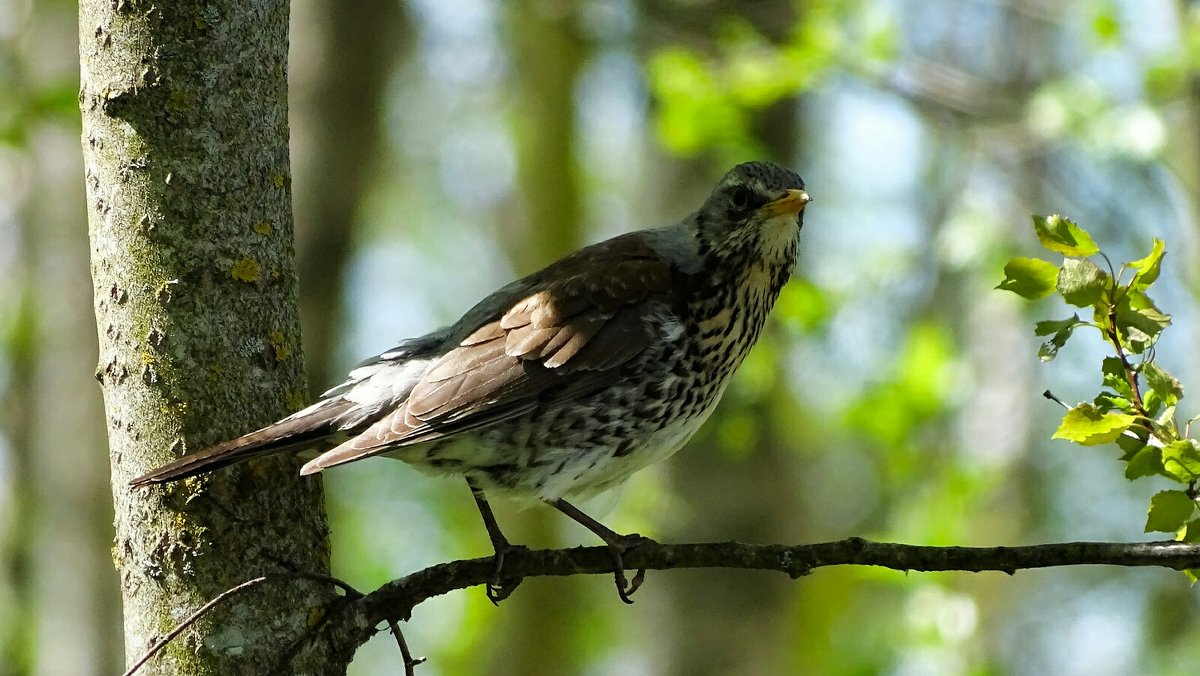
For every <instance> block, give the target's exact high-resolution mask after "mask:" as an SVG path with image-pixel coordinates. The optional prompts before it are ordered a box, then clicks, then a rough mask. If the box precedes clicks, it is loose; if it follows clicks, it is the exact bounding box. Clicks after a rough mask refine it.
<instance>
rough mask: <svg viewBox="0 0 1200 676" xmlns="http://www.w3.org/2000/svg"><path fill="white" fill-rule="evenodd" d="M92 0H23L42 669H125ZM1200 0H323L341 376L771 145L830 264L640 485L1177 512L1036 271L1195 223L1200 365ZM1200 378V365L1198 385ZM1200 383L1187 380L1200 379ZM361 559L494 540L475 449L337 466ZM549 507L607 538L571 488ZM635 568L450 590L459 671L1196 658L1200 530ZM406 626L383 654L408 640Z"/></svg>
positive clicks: (330, 272)
mask: <svg viewBox="0 0 1200 676" xmlns="http://www.w3.org/2000/svg"><path fill="white" fill-rule="evenodd" d="M77 31H78V29H77V26H76V16H75V6H74V5H73V4H72V3H70V2H64V1H62V0H36V1H34V0H0V674H54V675H57V674H108V673H116V672H119V671H120V659H121V652H122V651H121V640H120V637H119V631H120V611H119V606H118V604H119V595H118V593H117V580H116V576H115V574H114V572H113V568H112V563H111V561H110V554H109V549H110V546H111V537H112V533H111V506H110V490H111V489H110V487H109V482H108V479H109V472H108V456H107V453H106V450H105V435H104V429H103V425H102V417H101V410H100V406H101V403H100V396H99V389H98V387H97V386H96V384H95V382H94V381H93V378H92V373H93V371H94V369H95V364H96V355H95V342H96V341H95V329H94V325H93V315H92V310H91V292H90V288H91V287H90V282H89V279H88V269H89V266H88V245H87V228H86V220H85V209H84V203H83V200H84V194H83V181H82V176H83V172H82V168H81V162H80V148H79V119H78V112H77V104H76V91H77V48H76V35H77ZM1197 66H1200V6H1197V4H1196V3H1193V2H1187V1H1183V0H1095V1H1083V0H1078V1H1073V2H1072V1H1058V0H814V1H809V2H799V1H798V2H782V1H769V2H738V1H734V0H653V1H649V2H640V3H635V2H631V1H629V0H615V1H611V2H610V1H606V0H591V1H586V2H569V1H567V0H530V1H525V2H510V3H500V2H489V1H488V0H409V1H407V2H402V1H400V0H354V1H353V2H348V1H346V0H296V2H295V3H294V4H293V41H292V62H291V74H290V77H291V82H292V89H291V95H292V101H291V106H292V107H291V110H292V115H293V126H292V147H293V169H294V179H295V180H294V187H295V205H296V221H297V236H298V241H297V252H298V255H299V258H300V262H301V274H302V278H301V297H302V302H303V304H304V308H303V309H304V314H303V318H304V339H305V340H304V347H305V358H306V361H307V364H308V367H309V374H310V383H311V389H312V391H313V392H317V391H319V390H321V389H322V388H324V387H327V386H329V385H331V384H333V383H334V382H335V381H336V380H337V378H338V377H339V375H340V374H342V373H343V372H344V371H345V370H346V369H347V368H348V367H350V366H351V365H352V364H353V363H355V362H356V361H357V360H358V359H360V358H362V357H364V356H367V355H369V354H373V353H375V352H378V351H380V350H383V349H386V348H388V347H389V346H391V345H392V344H394V343H395V342H396V341H397V340H398V339H400V338H403V337H406V336H410V335H416V334H419V333H423V332H425V331H427V330H429V329H432V328H434V327H436V326H439V325H441V324H443V323H446V322H448V321H451V320H452V319H454V318H456V317H457V316H458V314H459V313H460V312H462V311H463V310H465V309H466V308H467V307H469V306H470V305H471V304H472V303H473V302H474V301H475V300H476V299H477V298H479V297H481V296H482V295H483V294H485V293H486V292H488V291H490V290H491V289H493V288H494V287H496V286H498V285H500V284H502V283H504V282H506V281H508V280H509V279H511V278H513V277H514V276H516V275H520V274H524V273H527V272H529V271H532V270H534V269H536V268H537V267H539V266H541V265H543V264H545V263H547V262H548V261H550V260H552V259H553V258H554V257H556V256H558V255H560V254H562V253H564V252H566V251H569V250H571V249H573V248H575V247H577V246H579V245H581V244H583V243H587V242H590V241H595V240H597V239H600V238H604V237H607V236H611V235H613V234H616V233H619V232H623V231H626V230H630V229H634V228H641V227H648V226H652V225H659V224H664V223H667V222H670V221H673V220H676V219H679V218H681V217H682V216H684V215H685V214H686V213H687V212H688V211H690V210H692V209H693V208H694V207H695V206H697V205H698V204H699V202H700V200H701V199H702V197H703V196H704V195H705V194H706V193H707V191H708V190H709V188H710V186H711V185H712V183H713V182H714V181H715V180H716V179H717V178H718V177H719V176H720V175H721V174H722V173H723V172H724V171H725V170H726V169H727V168H728V167H729V166H730V165H732V164H733V163H734V162H736V161H741V160H745V159H751V158H760V157H764V158H771V159H775V160H776V161H779V162H782V163H785V164H788V165H790V166H792V167H794V168H796V169H797V170H798V171H799V172H800V173H801V174H802V175H803V176H804V178H805V180H806V182H807V184H808V187H809V191H810V193H811V194H812V195H813V196H814V198H815V202H814V203H813V204H812V206H811V208H810V209H809V211H808V213H807V216H806V225H805V230H804V239H803V245H802V246H803V254H802V259H801V262H800V266H799V272H798V274H797V276H796V279H794V281H793V282H792V283H791V285H790V286H789V287H788V288H787V289H786V290H785V292H784V294H783V297H782V298H781V300H780V303H779V306H778V308H777V309H776V311H775V313H774V316H773V320H772V322H771V323H770V326H769V329H768V331H767V332H766V334H765V336H764V338H763V339H762V342H761V344H760V345H759V347H758V348H757V349H756V350H755V351H754V352H753V354H752V355H751V357H750V358H749V360H748V361H747V363H746V364H745V366H744V367H743V368H742V370H741V372H740V373H739V374H738V376H737V379H736V381H735V383H734V384H733V386H732V387H731V388H730V391H729V392H728V393H727V394H726V397H725V400H724V402H723V404H722V405H721V407H720V409H719V410H718V412H717V414H716V415H715V416H714V417H713V419H712V420H711V421H710V423H709V424H708V425H707V426H706V427H705V428H704V429H703V430H702V432H701V433H700V434H699V435H698V437H697V438H696V439H695V440H694V441H693V442H692V443H691V444H690V445H689V446H688V447H687V448H686V449H685V450H684V451H683V452H681V453H680V454H679V455H677V456H676V457H675V458H673V459H672V460H671V461H670V462H668V463H665V464H662V465H661V466H658V467H654V468H652V469H649V470H647V471H645V472H643V473H642V474H640V475H639V476H637V477H636V478H635V479H634V480H633V481H632V482H631V484H630V485H629V486H628V488H627V490H626V491H625V492H624V494H623V495H622V496H620V498H619V500H616V501H614V504H615V507H614V509H613V510H612V511H611V512H610V513H609V516H608V517H607V519H606V520H607V522H608V523H609V524H610V525H612V526H613V527H615V528H616V529H617V530H619V531H638V532H641V533H644V534H647V535H651V536H653V537H655V538H658V539H661V540H664V541H692V540H709V539H730V538H735V539H739V540H747V541H756V542H786V543H794V542H808V541H819V540H825V539H834V538H841V537H845V536H848V535H861V536H866V537H871V538H880V539H887V540H899V541H905V542H912V543H926V544H937V545H949V544H964V545H993V544H1027V543H1037V542H1050V541H1061V540H1077V539H1111V540H1141V539H1148V538H1149V537H1150V536H1147V535H1144V534H1143V533H1142V526H1143V523H1144V518H1145V505H1146V503H1147V501H1148V498H1149V496H1150V495H1152V494H1153V493H1154V492H1155V491H1157V490H1159V489H1160V488H1162V486H1160V485H1157V484H1156V482H1155V480H1153V479H1142V480H1139V481H1138V482H1136V483H1129V482H1126V481H1125V479H1124V478H1123V477H1122V469H1121V465H1120V464H1119V463H1118V462H1117V461H1116V456H1117V455H1118V452H1117V451H1116V449H1115V448H1114V449H1106V448H1091V449H1083V448H1080V447H1074V446H1071V445H1068V444H1066V443H1065V442H1052V441H1050V440H1049V437H1050V434H1051V433H1052V431H1053V430H1054V428H1055V425H1056V418H1057V416H1058V415H1060V410H1058V409H1056V407H1055V406H1054V405H1052V404H1050V403H1049V402H1047V401H1045V400H1044V399H1042V398H1041V396H1040V394H1041V392H1042V391H1043V390H1045V389H1047V388H1049V389H1052V390H1053V391H1054V392H1055V393H1056V394H1058V395H1059V396H1061V397H1062V398H1063V399H1065V400H1067V401H1078V400H1081V399H1086V398H1090V397H1091V395H1092V394H1094V392H1095V389H1096V387H1097V386H1098V384H1099V378H1100V376H1099V373H1098V371H1099V369H1098V366H1099V360H1100V356H1101V352H1102V345H1101V344H1100V343H1099V341H1098V340H1096V339H1094V338H1091V337H1087V338H1077V339H1076V341H1073V342H1072V344H1071V345H1070V346H1068V348H1067V349H1065V350H1064V351H1063V353H1062V354H1061V355H1060V357H1059V358H1058V359H1057V360H1056V361H1054V362H1052V363H1050V364H1042V363H1039V361H1038V360H1037V358H1036V356H1035V353H1036V350H1037V345H1038V339H1036V338H1035V337H1034V336H1033V334H1032V321H1033V319H1034V318H1046V317H1051V316H1057V315H1059V314H1062V313H1063V310H1062V309H1061V308H1057V307H1054V306H1053V304H1052V303H1049V304H1046V305H1041V306H1037V305H1035V306H1032V307H1027V306H1026V305H1024V304H1022V303H1021V302H1020V301H1019V300H1018V299H1017V298H1016V297H1015V296H1012V295H1011V294H1003V293H1001V292H998V291H994V290H993V287H994V286H995V285H996V284H997V283H998V281H999V280H1000V278H1001V276H1002V275H1001V268H1002V267H1003V263H1004V261H1005V260H1006V259H1007V258H1008V257H1009V256H1012V255H1018V254H1019V255H1038V252H1039V249H1038V247H1037V245H1036V241H1035V239H1034V238H1033V235H1032V231H1031V228H1030V226H1029V220H1028V217H1029V214H1030V213H1031V212H1039V213H1049V212H1061V213H1064V214H1067V215H1070V216H1072V217H1073V218H1075V219H1076V220H1077V221H1079V222H1080V223H1081V224H1083V225H1084V226H1085V227H1087V228H1089V229H1090V230H1091V231H1092V232H1093V233H1094V234H1095V235H1096V236H1097V239H1098V240H1099V241H1100V243H1101V245H1102V247H1103V248H1104V249H1105V250H1106V251H1108V252H1109V253H1110V254H1111V255H1112V256H1113V258H1114V259H1118V260H1132V259H1134V258H1138V257H1140V256H1141V255H1143V254H1144V253H1145V252H1146V251H1148V250H1149V244H1150V238H1151V237H1152V236H1158V237H1161V238H1163V239H1165V240H1166V241H1167V247H1168V251H1169V253H1168V258H1167V263H1166V271H1165V273H1164V277H1165V278H1164V279H1163V280H1162V281H1161V282H1160V284H1159V285H1158V286H1157V287H1156V288H1158V287H1161V288H1158V291H1157V294H1156V298H1157V300H1158V301H1159V304H1160V306H1162V307H1163V308H1164V309H1165V310H1166V311H1168V312H1171V313H1173V314H1174V316H1175V326H1174V327H1172V328H1171V329H1169V330H1168V331H1167V332H1166V334H1165V335H1164V338H1163V340H1162V343H1161V344H1160V347H1159V360H1160V362H1161V363H1162V364H1163V365H1164V366H1166V367H1167V368H1168V369H1169V370H1171V371H1172V372H1174V373H1176V374H1178V375H1180V376H1181V378H1182V379H1183V381H1184V384H1185V386H1187V385H1194V384H1195V383H1196V382H1197V377H1198V376H1200V370H1198V366H1200V363H1198V360H1197V356H1196V355H1197V350H1196V349H1195V348H1196V346H1197V344H1198V342H1200V341H1198V336H1197V327H1196V308H1197V302H1198V300H1200V295H1198V294H1200V278H1198V275H1197V271H1196V266H1195V264H1194V262H1195V261H1196V260H1197V234H1198V231H1197V222H1196V215H1197V204H1198V201H1200V192H1198V187H1200V79H1198V71H1197ZM1190 401H1191V400H1187V399H1185V401H1184V409H1188V406H1187V404H1188V403H1189V402H1190ZM1195 412H1196V411H1194V410H1191V411H1188V412H1187V413H1185V415H1184V416H1183V417H1184V418H1186V417H1190V415H1191V414H1192V413H1195ZM326 481H327V486H328V496H329V500H328V506H329V510H330V513H331V517H332V520H333V530H334V566H335V572H336V573H337V574H338V575H340V576H342V577H344V578H346V579H348V580H350V581H351V582H353V583H354V584H356V585H358V586H359V587H360V588H371V587H373V586H374V585H377V584H379V583H382V582H384V581H386V580H388V579H391V578H393V577H397V576H400V575H403V574H405V573H407V572H410V571H413V570H415V569H417V568H420V567H422V566H425V565H428V564H431V563H435V562H439V561H444V560H448V559H452V558H460V557H472V556H482V555H485V554H487V553H489V550H488V545H487V539H486V537H485V535H484V532H483V529H482V528H480V524H479V523H478V516H477V515H476V514H475V512H474V506H473V504H472V502H471V500H470V499H469V497H468V494H467V491H466V489H465V488H464V487H463V486H461V485H460V484H459V483H458V482H450V481H439V480H435V479H430V478H427V477H423V476H418V475H417V474H415V473H414V472H413V471H412V470H410V469H409V468H407V467H406V466H404V465H403V464H401V463H393V462H388V461H386V460H375V461H370V462H366V463H361V464H358V465H353V466H350V467H347V468H344V469H339V470H337V471H335V472H330V473H328V475H327V478H326ZM499 517H500V519H501V521H502V523H503V524H504V525H505V528H506V531H508V532H509V535H510V537H512V538H513V539H514V540H515V541H520V542H526V543H529V544H531V545H535V546H557V545H573V544H594V543H593V538H591V536H590V535H589V534H588V533H586V532H585V531H583V530H582V529H580V528H578V527H577V526H575V525H574V524H572V523H570V522H568V521H567V520H566V519H563V518H561V517H560V516H559V515H557V514H553V513H551V512H550V511H549V510H526V511H517V510H503V509H502V510H501V511H500V514H499ZM637 598H638V602H637V604H636V605H635V606H633V607H625V606H624V605H623V604H621V603H620V602H619V601H618V600H617V598H616V596H615V594H614V593H613V590H612V583H611V580H610V579H608V578H606V577H603V576H596V577H590V578H585V577H574V578H569V579H551V580H528V581H526V583H525V584H524V585H523V586H522V587H521V589H520V590H519V592H518V593H517V594H515V596H514V597H513V598H511V599H510V600H508V601H506V602H505V603H504V604H503V605H502V607H500V608H499V609H496V608H493V607H492V606H491V605H490V604H489V603H488V602H487V601H486V600H485V598H484V595H483V593H482V592H481V591H479V590H469V591H466V592H459V593H455V594H451V595H449V596H446V597H442V598H438V599H435V600H432V601H430V602H427V603H425V604H423V605H421V606H420V607H419V608H418V610H417V611H416V613H415V614H414V617H413V619H412V622H411V623H410V625H409V628H408V629H407V634H408V639H409V642H410V644H411V645H412V646H413V649H414V651H415V652H417V653H418V654H423V655H426V656H428V657H429V658H430V662H429V664H427V665H424V666H422V667H420V670H421V673H422V674H425V675H426V676H437V675H439V674H476V673H478V674H589V675H590V674H697V675H700V674H728V673H738V674H781V673H820V674H827V673H855V674H1036V673H1054V674H1089V675H1096V674H1101V675H1102V674H1132V673H1155V674H1190V673H1194V672H1195V669H1196V666H1195V665H1196V664H1197V663H1198V662H1197V660H1198V659H1200V604H1198V603H1197V592H1196V591H1195V590H1193V589H1191V588H1189V586H1188V584H1187V582H1186V580H1185V579H1184V577H1183V576H1182V575H1180V574H1177V573H1172V572H1170V571H1162V570H1153V569H1144V570H1122V569H1110V568H1096V569H1085V568H1075V569H1063V570H1049V571H1035V572H1022V573H1019V574H1017V575H1016V576H1014V577H1009V576H1006V575H1003V574H992V573H985V574H968V573H961V574H936V575H933V574H909V575H904V574H900V573H895V572H891V571H882V570H871V569H863V568H843V569H822V570H819V571H817V572H815V573H814V574H813V575H811V576H809V577H807V578H804V579H801V580H797V581H791V580H788V579H786V578H785V577H784V576H781V575H778V574H774V575H769V574H765V573H749V572H739V571H674V572H656V573H651V575H650V576H649V579H648V581H647V583H646V585H645V587H644V588H643V589H642V591H640V592H639V594H638V597H637ZM399 670H400V668H399V666H398V656H397V654H396V650H395V647H394V645H393V644H392V643H391V642H390V639H389V638H388V637H387V636H386V635H382V636H381V637H379V638H378V639H376V640H375V641H373V642H372V643H370V644H368V645H367V646H365V647H364V649H363V650H361V651H360V653H359V655H358V659H357V660H356V661H355V663H354V665H353V673H356V674H385V673H398V672H399Z"/></svg>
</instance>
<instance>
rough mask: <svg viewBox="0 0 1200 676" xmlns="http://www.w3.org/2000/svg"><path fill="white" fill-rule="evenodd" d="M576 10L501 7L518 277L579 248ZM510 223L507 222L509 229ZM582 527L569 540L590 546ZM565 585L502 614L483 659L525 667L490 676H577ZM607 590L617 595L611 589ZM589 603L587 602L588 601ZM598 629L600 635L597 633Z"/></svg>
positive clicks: (572, 599)
mask: <svg viewBox="0 0 1200 676" xmlns="http://www.w3.org/2000/svg"><path fill="white" fill-rule="evenodd" d="M571 7H572V6H571V5H549V4H540V3H514V4H512V5H506V6H505V12H506V13H505V17H504V18H505V23H504V29H505V37H506V38H507V39H506V40H505V44H507V45H508V50H509V51H508V54H509V57H510V58H511V59H512V62H513V67H512V76H513V83H514V91H513V93H512V101H513V103H514V105H515V106H516V108H515V110H514V115H513V125H514V127H513V135H514V137H515V139H516V153H517V185H518V186H519V188H518V190H519V192H518V198H519V203H520V214H521V218H520V219H519V220H518V221H517V223H516V224H514V225H515V226H516V227H513V228H511V229H506V231H505V232H503V233H501V235H500V236H499V237H498V238H497V239H498V241H499V242H500V243H501V244H502V245H503V246H505V249H506V253H507V254H508V256H509V258H510V259H511V260H512V261H513V267H514V269H515V270H516V271H517V273H518V274H522V275H523V274H527V273H529V272H532V271H534V270H536V269H538V268H540V267H542V266H543V265H546V264H548V263H550V262H551V261H553V260H555V259H557V258H558V257H560V256H563V255H565V254H567V253H569V252H570V251H572V250H573V249H575V248H577V247H579V246H580V245H581V244H582V243H583V213H584V205H583V197H584V191H583V190H582V188H581V185H580V180H579V171H578V168H577V162H578V153H577V145H578V144H577V140H576V139H577V130H576V124H575V106H574V92H575V84H576V82H577V80H578V78H579V73H580V70H581V69H582V68H583V65H584V64H585V63H586V61H587V56H588V52H589V46H588V43H587V42H586V39H585V37H584V36H583V35H581V34H580V31H579V23H578V22H579V16H578V15H577V14H576V12H575V11H574V10H573V9H572V8H571ZM505 225H506V226H507V225H508V224H507V223H506V224H505ZM495 506H496V508H497V509H498V510H499V513H500V519H501V525H502V526H503V527H504V529H505V532H506V533H507V534H508V535H509V537H510V538H512V540H513V541H514V542H521V543H528V544H529V545H530V546H533V547H547V546H555V545H557V544H559V542H560V541H561V539H562V538H560V537H557V534H558V533H559V532H566V531H567V530H568V529H572V528H577V526H575V524H572V523H570V522H569V521H568V520H566V519H564V518H563V516H562V515H561V514H558V513H557V512H555V511H553V510H551V509H548V508H547V509H541V508H534V509H513V508H512V506H511V505H506V504H505V503H504V502H503V501H498V502H497V503H496V505H495ZM591 537H592V536H591V534H589V533H586V532H585V531H583V530H582V529H580V530H579V531H576V532H575V535H574V537H572V538H571V539H572V540H576V539H578V541H580V542H585V543H587V544H593V543H594V541H593V540H592V539H591ZM564 584H565V582H564V581H562V580H528V581H526V583H525V584H523V585H522V586H521V588H520V589H519V590H518V591H517V592H516V593H515V594H513V596H512V597H511V598H509V599H508V600H506V601H505V602H504V604H503V607H502V609H501V610H502V611H503V612H500V613H497V614H496V618H495V620H494V621H495V623H496V629H495V632H494V634H493V636H494V638H493V639H492V640H491V641H490V645H487V646H485V647H484V648H483V650H482V651H481V654H482V655H484V656H486V655H495V654H498V653H497V651H507V650H509V649H508V648H506V646H521V649H520V656H521V657H520V659H487V658H486V657H485V661H483V662H482V665H483V666H482V667H481V668H483V669H485V670H486V671H485V673H488V674H492V675H493V676H502V675H505V674H521V675H522V676H536V675H539V674H547V675H549V674H556V675H557V674H569V673H574V672H577V671H578V670H579V665H580V660H579V659H578V657H577V656H573V652H574V651H576V650H577V647H578V646H579V645H580V644H581V641H580V640H579V636H578V634H577V632H581V631H588V630H589V629H588V628H587V627H585V625H586V620H585V617H586V615H587V613H586V610H585V607H586V601H585V602H582V603H581V602H580V600H579V599H580V594H582V593H584V592H583V590H582V589H581V588H579V587H576V588H575V589H572V590H569V591H568V590H565V589H564V588H563V585H564ZM605 591H612V593H614V594H615V593H616V592H615V591H613V590H611V589H607V590H605ZM584 598H586V597H584ZM591 629H595V627H594V626H593V627H591Z"/></svg>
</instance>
